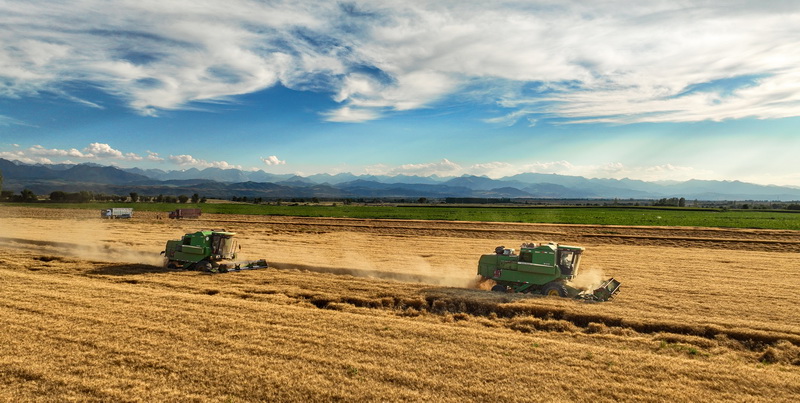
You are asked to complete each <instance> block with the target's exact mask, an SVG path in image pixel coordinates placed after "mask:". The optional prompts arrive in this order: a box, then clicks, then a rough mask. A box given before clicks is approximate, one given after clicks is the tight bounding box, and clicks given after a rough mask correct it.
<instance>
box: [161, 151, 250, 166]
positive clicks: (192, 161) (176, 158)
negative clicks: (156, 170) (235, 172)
mask: <svg viewBox="0 0 800 403" xmlns="http://www.w3.org/2000/svg"><path fill="white" fill-rule="evenodd" d="M169 160H170V161H171V162H172V163H174V164H176V165H180V166H191V167H195V168H220V169H242V166H241V165H232V164H229V163H228V162H226V161H206V160H203V159H198V158H194V157H192V156H191V155H187V154H181V155H170V156H169Z"/></svg>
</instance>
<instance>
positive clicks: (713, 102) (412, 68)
mask: <svg viewBox="0 0 800 403" xmlns="http://www.w3.org/2000/svg"><path fill="white" fill-rule="evenodd" d="M797 155H800V2H797V1H794V0H785V1H770V0H758V1H748V0H730V1H692V0H687V1H681V0H670V1H658V0H654V1H645V2H631V1H615V0H603V1H569V0H558V1H555V0H527V1H513V0H510V1H471V0H437V1H414V0H403V1H388V0H384V1H381V0H372V1H340V2H334V1H303V0H295V1H253V0H250V1H242V0H225V1H209V0H185V1H182V0H170V1H163V0H158V1H154V0H134V1H125V0H119V1H106V0H73V1H69V2H63V1H39V0H24V1H16V0H0V158H5V159H10V160H17V161H21V162H25V163H40V164H57V163H86V162H91V163H96V164H102V165H114V166H119V167H123V168H130V167H139V168H144V169H148V168H154V169H161V170H185V169H189V168H198V169H203V168H208V167H217V168H223V169H228V168H237V169H242V170H259V169H260V170H264V171H266V172H271V173H298V174H301V175H311V174H315V173H329V174H336V173H341V172H351V173H354V174H359V175H361V174H375V175H397V174H405V175H421V176H428V175H439V176H460V175H465V174H469V175H485V176H488V177H492V178H501V177H505V176H510V175H515V174H519V173H524V172H539V173H557V174H563V175H580V176H585V177H589V178H616V179H621V178H631V179H641V180H647V181H660V180H667V181H683V180H689V179H705V180H741V181H745V182H751V183H758V184H776V185H789V186H800V163H798V162H797V161H798V158H797Z"/></svg>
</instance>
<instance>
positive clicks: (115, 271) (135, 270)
mask: <svg viewBox="0 0 800 403" xmlns="http://www.w3.org/2000/svg"><path fill="white" fill-rule="evenodd" d="M167 271H168V270H167V269H165V268H163V267H161V266H153V265H149V264H138V263H126V264H115V265H110V266H103V267H98V268H97V269H94V270H92V271H89V272H88V274H104V275H110V276H127V275H130V274H145V273H165V272H167Z"/></svg>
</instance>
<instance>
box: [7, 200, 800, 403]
mask: <svg viewBox="0 0 800 403" xmlns="http://www.w3.org/2000/svg"><path fill="white" fill-rule="evenodd" d="M96 215H97V214H96V212H94V211H82V210H50V209H34V208H20V207H9V206H0V230H2V231H1V232H0V251H2V254H1V255H0V329H2V332H0V400H3V401H15V402H16V401H30V400H37V401H65V400H81V401H100V400H102V401H164V400H171V401H174V400H179V401H207V400H209V401H234V402H236V401H275V400H280V401H287V400H302V401H308V400H314V401H328V400H347V401H364V400H371V401H387V400H388V401H393V400H426V401H462V400H481V401H500V400H512V401H514V400H516V401H615V400H637V401H688V400H695V401H696V400H702V401H723V400H724V401H770V402H776V401H795V399H796V396H798V395H800V310H798V309H797V298H798V295H800V278H798V276H800V272H799V271H798V269H797V264H796V262H797V260H796V257H797V253H798V251H800V233H798V232H792V231H767V230H718V229H707V228H652V227H650V228H640V227H636V228H633V227H609V226H604V227H599V226H574V225H573V226H566V225H536V224H496V223H470V222H458V223H457V222H439V221H434V222H423V221H397V220H393V221H386V220H354V219H324V218H292V217H261V216H255V217H254V216H230V215H217V216H214V215H209V216H204V217H203V218H204V219H202V220H187V221H169V220H159V219H157V217H156V215H155V214H153V213H137V215H136V217H135V218H134V219H132V220H111V221H103V220H101V219H99V218H97V217H96ZM212 228H213V229H222V228H224V229H226V230H228V231H234V232H237V233H238V239H239V241H240V243H241V244H242V246H243V252H244V253H245V254H246V255H247V256H246V257H247V258H266V259H267V260H268V261H269V262H270V264H271V265H272V266H273V267H272V268H269V269H263V270H252V271H243V272H234V273H226V274H216V275H211V274H205V273H200V272H195V271H182V270H172V271H171V270H167V269H163V268H161V266H160V265H161V258H160V256H159V252H160V251H161V250H163V247H164V244H165V242H166V241H167V240H169V239H176V238H178V237H180V236H181V235H182V234H184V233H186V232H194V231H197V230H200V229H212ZM523 241H539V242H541V241H556V242H561V243H566V244H574V245H580V246H585V247H586V248H587V249H586V252H585V254H584V258H583V262H582V270H584V271H585V272H587V273H588V274H589V275H594V276H597V277H603V278H607V277H611V276H613V277H615V278H617V279H618V280H620V281H621V282H622V290H621V293H620V294H619V295H618V296H617V298H616V299H614V300H613V301H611V302H606V303H587V302H581V301H577V300H566V299H559V298H554V297H539V296H534V295H515V294H502V293H493V292H489V291H485V290H480V289H474V288H470V285H471V284H473V283H474V279H475V270H476V265H477V260H478V257H479V256H480V254H482V253H491V252H492V251H493V250H494V248H495V247H496V246H498V245H505V246H507V247H518V246H519V244H520V243H521V242H523Z"/></svg>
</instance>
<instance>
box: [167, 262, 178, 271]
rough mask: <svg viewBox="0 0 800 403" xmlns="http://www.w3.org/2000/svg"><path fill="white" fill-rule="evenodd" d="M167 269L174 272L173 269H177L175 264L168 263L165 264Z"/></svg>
mask: <svg viewBox="0 0 800 403" xmlns="http://www.w3.org/2000/svg"><path fill="white" fill-rule="evenodd" d="M167 268H168V269H170V270H175V269H177V268H178V265H177V264H175V262H169V263H167Z"/></svg>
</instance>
